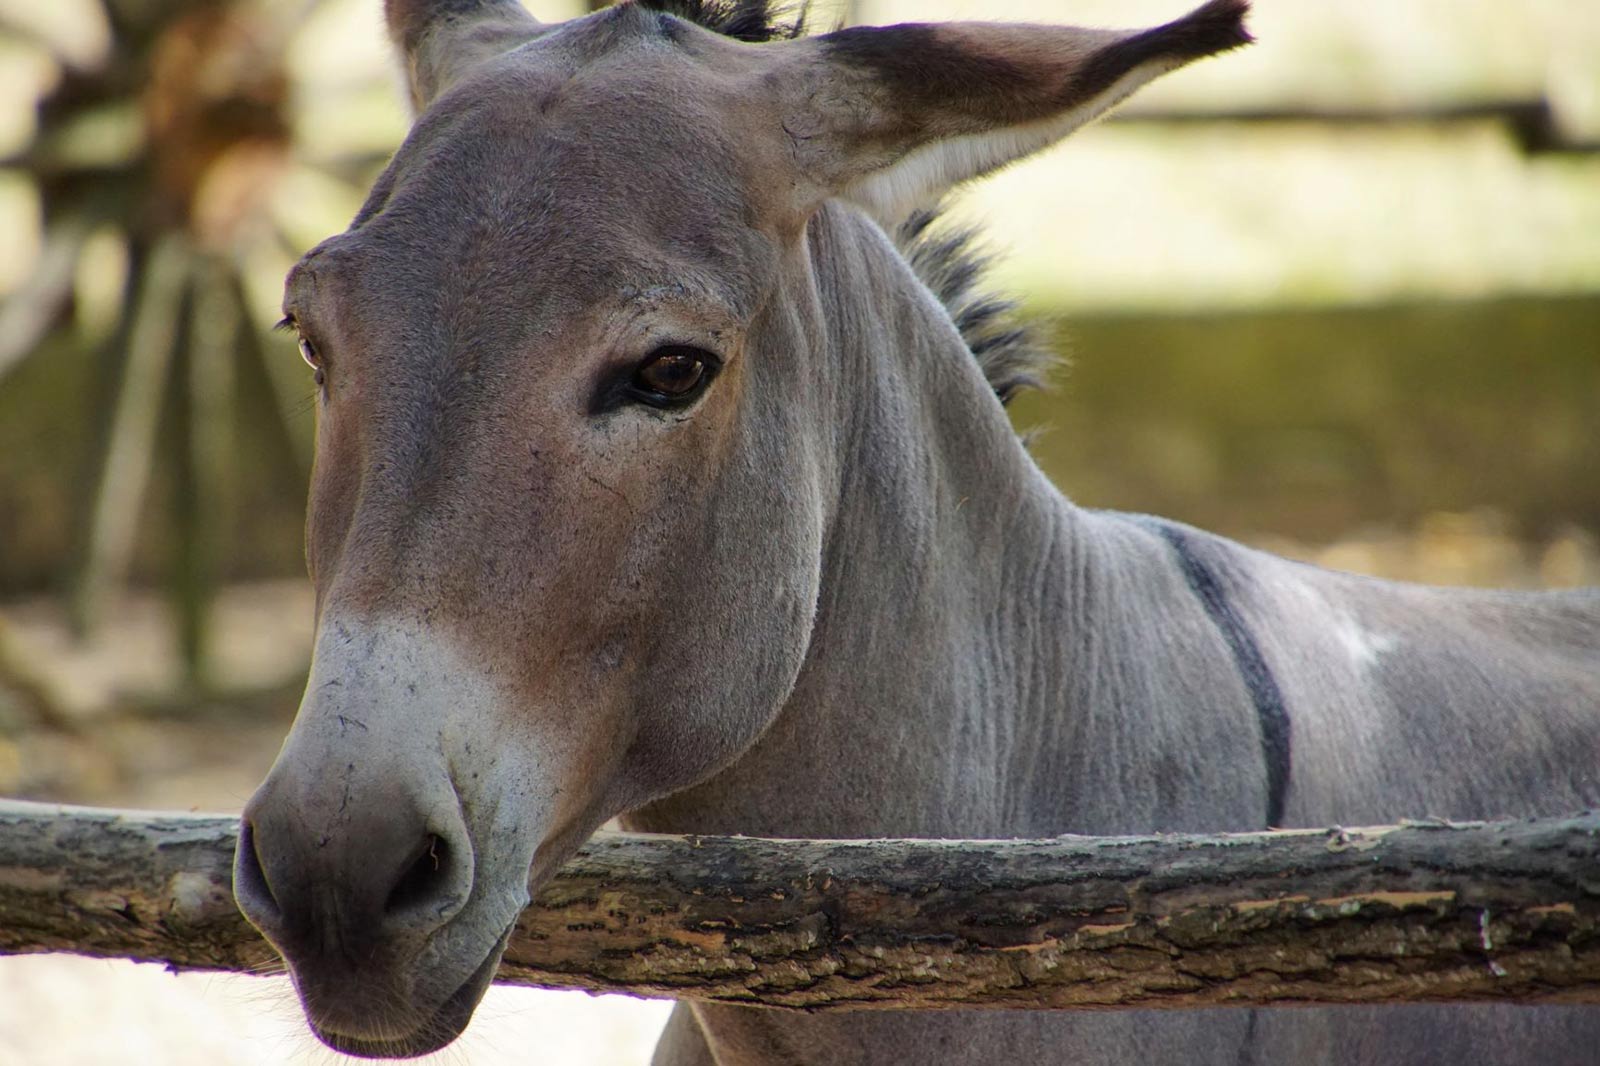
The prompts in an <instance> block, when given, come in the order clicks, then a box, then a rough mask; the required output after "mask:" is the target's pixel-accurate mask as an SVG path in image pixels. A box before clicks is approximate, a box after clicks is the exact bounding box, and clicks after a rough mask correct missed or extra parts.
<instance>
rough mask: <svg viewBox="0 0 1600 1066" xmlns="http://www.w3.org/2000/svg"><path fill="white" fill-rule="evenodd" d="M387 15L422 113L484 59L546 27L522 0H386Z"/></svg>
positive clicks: (413, 102)
mask: <svg viewBox="0 0 1600 1066" xmlns="http://www.w3.org/2000/svg"><path fill="white" fill-rule="evenodd" d="M383 15H384V21H385V22H386V23H387V24H388V27H389V36H390V38H391V39H392V40H393V41H394V44H395V48H396V49H397V50H398V51H399V53H400V60H401V62H402V63H403V64H404V65H405V74H406V84H407V87H408V89H409V91H410V94H411V106H412V108H413V109H414V110H416V111H419V112H420V111H421V110H422V109H423V108H425V107H427V106H428V104H429V103H430V102H431V101H432V100H433V99H434V98H435V97H436V96H438V95H439V94H440V93H441V92H443V91H444V90H445V89H447V88H449V87H450V85H451V84H453V83H454V82H455V81H457V80H458V79H459V78H460V77H461V76H462V75H463V74H465V73H466V72H467V71H469V70H471V69H472V68H473V67H475V66H477V65H478V64H479V63H482V62H483V61H484V60H486V59H491V58H493V57H494V56H497V55H501V54H502V53H505V52H508V51H510V50H511V49H513V48H515V47H517V46H518V45H521V44H524V43H526V42H528V41H530V40H532V39H533V38H535V37H537V36H538V35H539V33H540V32H541V30H542V27H541V26H540V24H539V22H538V20H537V19H535V18H534V17H533V16H532V15H530V14H528V12H527V10H526V9H525V8H524V7H523V6H522V5H521V4H520V3H517V0H384V4H383Z"/></svg>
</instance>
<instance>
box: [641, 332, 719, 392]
mask: <svg viewBox="0 0 1600 1066" xmlns="http://www.w3.org/2000/svg"><path fill="white" fill-rule="evenodd" d="M716 372H717V358H716V356H714V355H712V354H711V353H710V352H706V351H701V350H700V349H699V348H691V347H689V346H688V345H683V344H668V345H665V346H663V347H660V348H657V349H656V350H655V351H653V352H651V353H650V355H649V357H648V358H647V359H645V361H644V362H642V363H640V364H639V368H638V369H637V370H635V371H634V372H633V381H632V382H631V385H632V392H633V394H634V396H635V397H636V398H637V399H640V400H643V401H644V402H645V403H648V404H653V405H655V406H657V407H672V406H676V405H679V404H684V403H688V402H689V401H690V400H692V399H694V398H695V397H696V396H698V395H699V394H700V392H701V391H702V390H703V389H704V388H705V387H706V385H708V384H709V383H710V382H711V379H712V378H713V377H714V376H716Z"/></svg>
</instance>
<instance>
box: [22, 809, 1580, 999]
mask: <svg viewBox="0 0 1600 1066" xmlns="http://www.w3.org/2000/svg"><path fill="white" fill-rule="evenodd" d="M234 840H235V823H234V820H233V819H232V818H227V817H220V816H207V815H180V814H163V813H144V812H136V811H104V810H92V809H87V808H73V807H56V806H47V805H41V804H28V803H15V802H0V952H35V951H68V952H76V953H80V954H87V955H99V956H111V957H118V958H130V959H141V960H149V961H161V962H165V963H167V964H169V965H170V966H173V967H177V968H202V969H223V970H257V969H259V968H261V967H262V966H263V965H265V964H269V963H270V961H271V960H272V953H271V950H270V949H269V948H268V947H267V946H266V945H265V944H264V943H263V942H262V941H261V940H260V939H259V938H258V937H257V936H256V935H255V933H254V932H253V931H252V930H251V929H250V927H249V926H248V925H246V924H245V922H244V921H243V919H241V918H240V916H239V914H238V912H237V911H236V910H235V909H234V906H233V902H232V897H231V894H230V888H229V867H230V863H231V860H232V855H233V848H234ZM499 980H501V981H505V982H512V983H517V984H537V985H545V986H551V987H559V988H582V989H588V990H591V991H604V992H627V993H632V994H635V995H647V996H658V995H659V996H675V997H683V998H698V999H713V1000H719V1001H722V1002H734V1003H751V1004H765V1005H769V1006H782V1007H798V1008H807V1009H819V1008H825V1007H844V1008H850V1007H855V1008H861V1007H917V1008H938V1007H964V1006H984V1007H1035V1008H1037V1007H1053V1008H1090V1009H1105V1008H1114V1007H1196V1006H1206V1005H1219V1004H1233V1005H1264V1004H1273V1003H1357V1002H1361V1003H1371V1002H1401V1001H1423V1000H1430V1001H1446V1000H1457V1001H1459V1000H1484V999H1500V1000H1518V1001H1525V1002H1533V1001H1540V1002H1600V814H1595V813H1588V814H1584V815H1580V816H1576V817H1571V818H1560V819H1544V820H1535V821H1523V822H1501V823H1474V824H1447V823H1411V824H1405V825H1402V826H1389V827H1380V828H1368V829H1344V830H1338V829H1335V830H1315V831H1312V830H1296V831H1289V832H1274V833H1248V834H1236V835H1223V836H1160V837H1157V836H1150V837H1116V838H1092V837H1063V838H1060V839H1056V840H1044V841H932V840H880V841H854V842H852V841H784V840H759V839H753V838H741V837H670V836H644V835H634V834H623V833H600V834H598V835H596V837H595V838H594V839H593V840H592V841H591V842H590V843H589V845H588V846H587V847H585V848H584V849H583V851H582V852H581V853H580V854H579V855H578V856H577V857H576V858H575V859H573V860H572V861H571V862H570V863H569V864H568V865H567V866H566V867H565V868H563V870H562V871H561V873H560V875H559V876H558V877H557V878H556V880H555V881H554V882H553V883H552V884H550V885H549V886H547V887H546V888H545V889H544V890H543V891H542V892H541V893H540V894H539V897H538V899H537V900H536V901H535V902H534V903H533V904H532V905H531V906H530V907H529V908H528V909H527V911H526V912H525V913H524V914H523V917H522V921H521V923H520V925H519V927H518V929H517V932H516V935H515V936H514V938H513V940H512V944H511V947H510V950H509V951H508V953H507V957H506V961H505V963H504V964H503V965H502V967H501V970H500V975H499Z"/></svg>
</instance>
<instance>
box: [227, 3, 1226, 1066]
mask: <svg viewBox="0 0 1600 1066" xmlns="http://www.w3.org/2000/svg"><path fill="white" fill-rule="evenodd" d="M1243 7H1244V3H1243V0H1214V2H1213V3H1210V4H1208V5H1206V6H1205V7H1204V8H1202V9H1200V10H1199V11H1197V12H1195V13H1194V14H1192V15H1190V16H1188V17H1187V18H1184V19H1181V20H1179V21H1178V22H1175V23H1172V24H1171V25H1168V26H1165V27H1161V28H1159V29H1156V30H1151V31H1146V32H1143V33H1120V32H1110V31H1093V30H1080V29H1065V28H1047V27H1030V26H1003V25H955V26H898V27H890V28H886V29H852V30H843V31H840V32H837V33H833V34H829V35H827V36H824V37H818V38H811V39H781V40H767V38H769V37H774V36H783V35H781V34H776V35H775V34H774V33H773V31H772V28H771V26H770V25H769V24H768V22H767V20H766V18H765V4H764V3H760V2H741V3H737V4H735V5H733V6H731V7H728V8H722V9H717V10H711V9H710V8H709V6H708V7H706V8H705V9H702V6H701V5H700V4H697V3H691V2H688V0H674V2H670V3H668V2H665V0H657V3H655V4H640V5H637V6H636V5H632V4H629V5H624V6H621V7H618V8H614V9H611V10H608V11H605V12H602V13H600V14H597V15H593V16H590V17H588V18H585V19H582V20H579V21H576V22H573V23H569V24H565V25H561V26H553V27H552V26H542V25H540V24H538V23H536V22H534V21H533V20H532V19H531V18H530V17H528V16H527V14H526V13H525V12H524V11H523V9H522V8H521V7H520V6H518V5H517V4H515V3H513V2H510V0H436V2H433V3H428V2H425V0H389V2H388V4H387V14H388V20H389V26H390V29H391V31H392V34H393V36H394V38H395V40H396V42H397V43H398V45H399V47H400V50H401V52H402V55H403V57H404V60H405V62H406V66H407V70H408V73H409V76H410V85H411V91H412V95H413V98H414V102H415V104H416V106H417V108H418V109H419V112H420V114H419V117H418V119H417V122H416V125H415V127H414V128H413V130H412V132H411V135H410V136H409V137H408V138H407V140H406V142H405V144H404V145H403V146H402V147H401V149H400V151H399V152H398V153H397V154H396V156H395V158H394V160H393V162H392V163H391V164H390V166H389V168H388V169H387V170H386V171H385V173H384V174H383V176H382V178H380V179H379V181H378V184H377V186H376V187H375V188H374V190H373V192H372V195H371V198H370V199H369V201H368V202H367V204H366V206H365V207H364V208H363V209H362V211H361V213H360V215H359V216H358V217H357V218H356V220H355V222H354V223H353V224H352V226H351V227H350V229H349V230H348V231H346V232H345V233H343V234H340V235H339V236H337V237H334V238H332V239H330V240H328V241H326V242H324V243H323V244H321V245H320V246H318V247H317V248H315V249H314V250H312V252H311V253H310V254H308V255H307V256H306V257H305V259H303V260H302V261H301V262H300V263H299V264H298V265H297V266H296V267H295V268H294V270H293V271H292V272H291V274H290V276H289V279H288V284H287V293H286V295H285V299H284V308H285V312H286V315H287V319H288V321H289V323H291V324H292V326H293V327H294V328H295V329H296V330H297V331H298V333H299V335H300V347H301V352H302V354H303V355H304V356H305V358H306V361H307V362H308V363H310V364H311V366H312V367H313V368H314V375H315V378H316V382H317V386H318V391H319V394H320V401H319V418H318V435H317V436H318V439H317V458H316V471H315V475H314V477H313V483H312V490H311V502H310V518H309V524H308V530H307V541H308V556H309V561H310V569H311V575H312V578H313V580H314V582H315V584H316V591H317V607H318V634H317V641H316V655H315V661H314V664H313V667H312V672H311V677H310V681H309V683H308V686H307V689H306V695H305V699H304V702H303V704H302V705H301V708H300V713H299V716H298V718H297V719H296V721H295V724H294V728H293V730H292V731H291V733H290V735H289V738H288V740H287V742H286V743H285V745H284V748H283V751H282V753H281V754H280V755H279V758H278V761H277V763H276V765H275V766H274V767H273V769H272V772H271V774H270V775H269V777H268V778H267V780H266V782H265V783H264V784H263V785H262V786H261V789H260V790H259V791H258V792H257V793H256V795H255V797H254V798H253V799H252V800H251V801H250V804H249V806H248V808H247V810H246V812H245V818H244V824H243V835H242V838H241V842H240V848H239V859H238V871H237V879H236V880H237V890H238V897H239V902H240V905H241V906H242V907H243V909H244V911H245V913H246V914H247V915H248V916H249V918H250V919H251V921H253V922H254V923H255V924H256V925H257V926H258V927H259V928H260V929H261V930H262V932H263V933H265V934H266V936H267V937H268V938H269V939H270V940H271V941H272V942H273V943H274V944H275V945H276V946H277V947H278V948H279V949H280V951H281V952H282V953H283V956H284V958H285V959H286V960H287V961H288V963H289V966H290V969H291V971H292V973H293V975H294V978H295V982H296V985H297V988H298V990H299V992H300V995H301V998H302V1000H303V1002H304V1004H305V1007H306V1011H307V1014H308V1016H309V1018H310V1020H311V1024H312V1026H313V1028H314V1029H315V1030H316V1032H317V1034H318V1035H319V1036H320V1037H321V1038H322V1039H323V1040H325V1041H327V1042H328V1043H329V1044H331V1045H333V1046H334V1047H336V1048H339V1049H342V1050H345V1051H350V1052H354V1053H356V1054H366V1055H405V1054H417V1053H421V1052H424V1051H428V1050H431V1049H433V1048H436V1047H438V1046H441V1045H443V1044H445V1043H447V1042H448V1041H450V1040H451V1039H452V1038H453V1037H455V1035H456V1034H457V1033H459V1032H460V1030H461V1029H462V1028H463V1027H464V1026H465V1024H466V1022H467V1019H468V1018H469V1017H470V1015H471V1013H472V1010H473V1007H474V1006H475V1004H476V1003H477V1001H478V999H479V997H480V996H481V995H482V993H483V991H484V989H485V988H486V987H487V985H488V983H489V981H490V979H491V978H492V977H493V975H494V972H495V968H496V966H497V964H498V961H499V958H500V954H501V951H502V949H503V947H504V945H505V941H506V938H507V936H508V934H509V930H510V929H511V927H512V923H513V922H514V920H515V919H516V917H517V915H518V913H519V911H520V910H521V908H522V907H523V905H524V904H525V903H526V902H527V900H528V896H529V891H530V885H534V886H536V885H537V884H538V883H539V882H540V881H541V880H542V879H544V878H546V877H547V876H548V875H549V874H550V873H551V871H552V870H553V868H554V867H555V865H556V864H558V863H559V862H560V861H561V860H562V859H563V858H565V857H566V856H567V855H569V854H570V853H571V851H572V850H573V849H574V848H575V847H577V845H578V844H579V843H580V842H581V841H582V840H583V839H584V838H585V837H586V836H587V835H588V834H589V833H590V832H591V831H592V830H593V829H594V827H595V826H596V825H598V824H599V823H600V822H601V821H603V820H604V819H606V818H608V817H610V816H612V815H614V814H617V813H618V812H620V811H623V810H627V809H629V808H631V807H634V806H637V805H639V804H642V803H645V802H647V801H649V800H652V799H654V798H657V797H660V796H663V795H665V794H667V793H669V792H672V791H675V790H678V789H681V788H684V787H686V786H688V785H691V784H693V783H695V782H697V781H699V780H702V779H704V778H705V777H707V776H708V775H710V774H712V773H714V772H716V771H717V770H718V769H719V768H722V767H725V766H727V765H728V764H730V763H731V762H732V761H734V760H735V759H737V758H738V757H739V755H740V754H741V752H743V751H744V750H746V749H747V748H748V747H749V745H751V744H752V743H753V741H754V740H755V738H756V737H757V736H759V735H760V734H761V732H762V731H763V730H764V729H765V728H766V727H767V726H768V725H769V724H770V723H771V721H772V720H773V719H774V718H775V717H776V716H777V715H778V714H779V712H780V709H781V708H782V707H783V705H784V702H785V699H786V698H787V696H788V694H789V692H790V690H791V687H792V685H793V684H794V681H795V678H796V676H797V674H798V672H799V671H800V668H801V666H802V664H803V662H804V661H805V659H806V655H807V648H808V642H809V640H810V627H811V623H812V617H813V613H814V609H815V605H816V602H817V597H818V590H819V587H820V585H821V582H822V580H823V559H824V554H825V543H826V538H827V533H828V529H829V525H830V521H831V518H832V515H833V512H834V507H835V503H836V501H837V499H838V495H839V484H840V477H841V472H840V470H839V462H838V459H837V456H838V454H839V446H838V438H839V437H840V436H841V435H843V434H845V433H847V432H848V429H847V426H848V421H849V419H848V399H849V395H850V387H849V382H848V381H847V380H845V379H844V375H842V374H841V372H840V370H841V365H842V364H841V357H840V354H839V353H838V352H837V351H835V350H833V346H830V345H828V344H825V343H823V338H824V337H826V336H828V335H830V332H831V333H832V334H833V335H837V333H838V331H837V330H832V331H830V329H829V328H828V324H829V322H830V310H831V307H830V299H831V297H830V283H829V282H828V281H826V280H822V279H825V277H826V276H832V275H833V274H834V273H836V272H834V271H832V268H831V267H830V268H829V269H828V270H822V269H819V264H818V259H817V257H819V256H823V255H832V254H837V255H838V256H840V257H841V258H844V257H847V255H848V250H847V249H840V248H836V247H834V246H833V245H830V244H828V243H827V241H825V240H822V239H821V238H819V237H818V236H817V234H816V232H815V231H816V230H817V229H818V228H819V227H820V226H822V225H823V223H822V221H821V220H820V219H819V216H818V212H819V211H821V210H822V208H823V205H824V204H825V203H826V202H827V201H829V200H840V201H845V202H849V203H853V204H855V205H857V207H859V208H864V209H866V210H867V211H868V212H870V213H872V214H873V215H874V216H875V217H876V218H878V219H879V220H880V221H883V222H886V223H887V222H892V221H894V220H896V219H897V218H898V217H899V216H901V215H902V214H904V213H905V212H906V211H907V210H908V209H909V208H910V207H912V206H915V205H917V204H919V203H921V202H923V201H926V200H928V199H929V198H931V197H934V196H937V195H938V194H939V193H940V192H942V191H943V190H944V189H945V188H947V187H948V186H950V185H951V184H953V183H955V182H958V181H961V180H963V179H966V178H969V177H972V176H974V175H977V174H980V173H983V172H985V171H988V170H991V169H993V168H995V167H998V166H1001V165H1003V164H1005V163H1007V162H1009V161H1010V160H1012V159H1015V158H1017V157H1019V156H1021V155H1023V154H1026V153H1028V152H1031V151H1033V150H1034V149H1037V148H1040V147H1042V146H1044V145H1046V144H1048V143H1049V142H1051V141H1053V140H1055V139H1057V138H1059V137H1061V136H1063V135H1065V134H1066V133H1068V132H1069V131H1070V130H1072V129H1073V128H1075V127H1076V126H1078V125H1081V124H1082V123H1084V122H1085V121H1088V120H1089V119H1092V118H1093V117H1095V116H1096V115H1098V114H1100V113H1101V112H1102V111H1104V110H1105V109H1106V108H1108V107H1109V106H1111V105H1112V104H1114V103H1115V102H1116V101H1117V100H1119V99H1120V98H1122V97H1123V96H1125V95H1127V94H1128V93H1129V92H1130V91H1132V90H1133V89H1134V88H1136V87H1137V86H1139V85H1140V84H1142V83H1144V82H1146V81H1148V80H1150V79H1151V78H1153V77H1155V76H1156V75H1158V74H1160V73H1162V72H1163V71H1166V70H1170V69H1172V68H1173V67H1176V66H1178V65H1180V64H1182V63H1183V62H1185V61H1187V60H1189V59H1192V58H1195V57H1196V56H1199V55H1203V54H1207V53H1210V52H1214V51H1218V50H1220V49H1223V48H1226V47H1229V46H1231V45H1234V44H1237V43H1240V42H1241V41H1242V40H1244V35H1243V31H1242V30H1241V28H1240V25H1239V20H1240V16H1241V14H1242V11H1243ZM669 12H678V13H679V14H680V15H683V16H693V20H691V18H688V17H679V16H678V15H674V14H670V13H669ZM695 21H699V22H702V23H707V24H711V25H714V26H719V27H720V28H721V29H723V30H724V31H725V32H723V33H717V32H712V30H709V29H706V28H703V27H702V26H700V25H696V24H695ZM739 37H743V38H746V40H739V39H736V38H739ZM756 42H760V43H756ZM829 210H831V211H833V212H834V213H835V214H837V213H838V212H839V211H844V212H848V211H850V210H851V209H850V208H847V207H841V208H835V209H829ZM850 232H864V231H863V230H861V229H860V227H859V226H857V227H856V228H855V229H854V230H851V231H850ZM808 233H809V234H810V239H809V240H808ZM830 249H831V250H830ZM863 283H866V284H870V279H867V280H865V281H864V282H863ZM530 870H531V871H532V873H531V876H530Z"/></svg>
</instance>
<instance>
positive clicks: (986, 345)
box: [637, 0, 1055, 403]
mask: <svg viewBox="0 0 1600 1066" xmlns="http://www.w3.org/2000/svg"><path fill="white" fill-rule="evenodd" d="M637 2H638V4H639V6H640V7H643V8H647V9H649V10H651V11H659V12H661V13H662V14H666V15H673V16H675V17H677V18H681V19H684V20H686V21H688V22H692V23H694V24H695V25H697V26H701V27H703V28H705V29H708V30H711V31H712V32H714V33H720V34H722V35H723V36H724V37H732V38H733V39H735V40H738V41H748V42H751V43H754V44H760V43H762V42H765V41H781V40H791V39H793V38H795V37H799V36H801V35H803V34H804V33H805V30H806V15H807V14H808V8H809V6H810V5H809V3H800V4H786V3H774V2H773V0H637ZM940 213H941V209H940V208H938V207H934V208H931V209H928V210H921V211H914V212H912V214H911V216H910V217H909V218H907V219H906V220H905V221H904V222H902V223H900V225H898V226H896V227H895V231H894V234H893V236H894V242H895V245H896V246H897V247H898V248H899V249H900V254H901V255H903V256H905V258H906V261H907V262H908V263H910V264H911V268H912V270H914V271H916V274H917V277H918V278H920V279H921V281H922V283H923V284H924V285H926V286H927V287H928V288H929V289H930V290H932V292H933V294H934V295H935V296H937V297H938V298H939V302H940V303H942V304H944V308H945V310H946V311H948V312H949V313H950V317H951V319H952V320H954V322H955V324H956V328H957V329H959V330H960V331H961V339H962V340H964V341H965V342H966V344H967V348H968V350H969V351H971V352H972V356H973V358H974V359H976V360H977V361H978V365H979V366H980V367H982V368H983V376H984V379H985V380H986V381H988V383H989V387H990V388H991V389H993V390H994V394H995V395H996V396H998V397H1000V402H1001V403H1009V402H1010V400H1011V398H1012V397H1013V396H1015V395H1016V394H1017V393H1018V392H1020V391H1021V390H1023V389H1026V388H1033V387H1036V386H1038V385H1039V384H1040V383H1041V382H1042V380H1043V378H1044V376H1045V374H1046V373H1047V372H1048V370H1049V369H1050V366H1051V365H1052V364H1053V363H1054V362H1055V356H1054V354H1053V353H1051V352H1050V350H1049V349H1048V348H1046V347H1045V346H1044V345H1042V344H1040V343H1039V342H1038V341H1037V339H1036V338H1035V336H1034V334H1033V331H1032V330H1030V329H1029V328H1027V327H1026V326H1025V325H1023V324H1022V322H1021V321H1020V320H1019V319H1018V317H1017V313H1016V312H1017V304H1016V301H1015V300H1011V299H1008V298H1006V297H1002V296H996V295H995V294H994V293H992V292H989V291H987V290H986V289H984V288H982V287H981V282H982V280H983V274H984V271H985V270H986V269H987V268H988V266H989V264H990V262H991V257H990V255H989V254H988V253H986V252H985V251H984V249H983V246H982V243H981V240H980V235H979V233H978V231H977V230H976V229H975V228H972V227H957V228H950V227H940V226H935V225H934V223H935V222H937V221H938V220H939V216H940Z"/></svg>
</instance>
